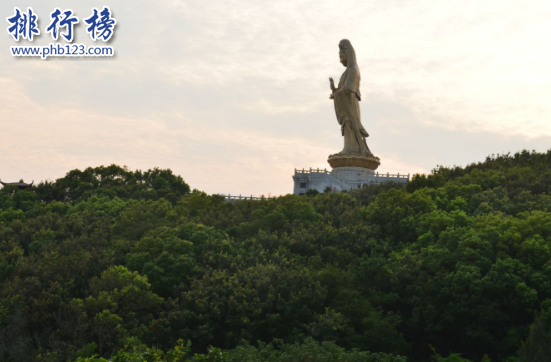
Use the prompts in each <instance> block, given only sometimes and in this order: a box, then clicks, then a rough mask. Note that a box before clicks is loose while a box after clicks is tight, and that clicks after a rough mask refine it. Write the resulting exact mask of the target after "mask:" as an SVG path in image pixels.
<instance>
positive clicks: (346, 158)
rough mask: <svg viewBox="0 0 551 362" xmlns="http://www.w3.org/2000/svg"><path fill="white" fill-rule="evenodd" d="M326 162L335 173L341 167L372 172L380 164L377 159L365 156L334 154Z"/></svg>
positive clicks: (359, 154)
mask: <svg viewBox="0 0 551 362" xmlns="http://www.w3.org/2000/svg"><path fill="white" fill-rule="evenodd" d="M327 162H329V164H330V165H331V167H332V168H333V169H334V170H335V171H336V170H337V169H338V168H341V167H358V168H363V169H367V170H371V171H372V172H373V171H375V170H376V169H377V167H379V165H380V164H381V160H380V159H379V157H376V156H367V155H363V154H361V153H335V154H334V155H330V156H329V158H328V159H327Z"/></svg>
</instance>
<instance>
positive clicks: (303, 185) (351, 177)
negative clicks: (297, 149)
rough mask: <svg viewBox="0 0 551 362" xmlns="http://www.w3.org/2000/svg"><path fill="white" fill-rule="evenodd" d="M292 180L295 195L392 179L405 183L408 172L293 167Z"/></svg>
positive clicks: (357, 186) (355, 187)
mask: <svg viewBox="0 0 551 362" xmlns="http://www.w3.org/2000/svg"><path fill="white" fill-rule="evenodd" d="M293 180H294V182H295V187H294V191H293V193H294V194H295V195H303V194H305V193H306V192H307V191H308V190H317V191H319V192H324V191H325V190H326V189H327V188H328V187H329V188H330V190H331V191H333V192H338V191H342V190H351V189H357V188H361V187H362V186H363V185H365V184H370V183H376V184H378V183H382V182H389V181H393V182H397V183H403V184H405V183H407V182H408V181H409V174H407V175H400V174H397V175H391V174H389V173H386V174H381V173H379V172H374V171H371V170H368V169H365V168H360V167H337V168H335V169H333V171H332V172H331V171H328V170H326V169H325V170H320V169H312V168H310V169H302V170H298V169H295V174H294V175H293Z"/></svg>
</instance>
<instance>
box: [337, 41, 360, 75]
mask: <svg viewBox="0 0 551 362" xmlns="http://www.w3.org/2000/svg"><path fill="white" fill-rule="evenodd" d="M339 58H340V60H341V63H342V65H344V66H345V67H347V68H351V67H357V66H358V65H357V64H356V52H355V51H354V48H353V47H352V43H350V40H348V39H343V40H341V41H340V42H339Z"/></svg>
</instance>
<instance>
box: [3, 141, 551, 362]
mask: <svg viewBox="0 0 551 362" xmlns="http://www.w3.org/2000/svg"><path fill="white" fill-rule="evenodd" d="M550 193H551V151H550V152H547V153H537V152H529V151H522V152H519V153H516V154H514V155H511V154H504V155H497V156H490V157H488V158H487V159H486V160H485V161H484V162H480V163H475V164H471V165H468V166H466V167H443V166H439V167H437V168H435V169H434V170H433V171H432V173H431V174H429V175H415V176H414V177H413V178H412V180H411V181H410V182H409V183H408V184H407V185H406V186H405V187H404V186H403V185H398V184H391V183H386V184H380V185H366V186H364V187H363V188H362V189H359V190H354V191H352V192H349V193H347V192H340V193H331V192H327V193H321V194H319V193H316V192H309V193H308V194H307V195H302V196H297V195H285V196H281V197H276V198H265V199H262V200H254V201H251V200H247V201H239V202H234V201H225V200H224V198H223V197H220V196H218V195H207V194H205V193H204V192H201V191H197V190H191V189H190V187H189V185H188V184H187V183H186V182H185V181H184V179H183V178H182V177H180V176H177V175H174V174H173V173H172V171H171V170H168V169H166V170H165V169H158V168H155V169H152V170H148V171H145V172H142V171H139V170H138V171H131V170H129V169H128V168H126V167H119V166H116V165H111V166H106V167H104V166H101V167H97V168H87V169H85V170H84V171H80V170H72V171H70V172H68V173H67V175H66V176H65V177H63V178H60V179H58V180H56V181H44V182H41V183H39V184H38V185H35V186H33V187H31V188H28V189H26V190H19V189H17V188H15V187H4V188H2V189H0V360H4V361H49V362H50V361H51V362H54V361H81V362H84V361H90V362H92V361H108V360H112V361H138V360H143V361H161V360H163V361H270V362H272V361H273V362H276V361H291V362H292V361H336V360H338V361H368V362H369V361H373V362H405V361H413V362H422V361H429V360H433V361H434V360H435V361H443V362H451V361H456V362H460V361H472V362H475V361H476V362H479V361H484V362H489V361H494V362H496V361H510V362H513V361H520V362H528V361H530V362H532V361H534V362H535V361H546V360H547V359H548V356H549V355H551V347H550V346H551V194H550ZM546 358H547V359H546Z"/></svg>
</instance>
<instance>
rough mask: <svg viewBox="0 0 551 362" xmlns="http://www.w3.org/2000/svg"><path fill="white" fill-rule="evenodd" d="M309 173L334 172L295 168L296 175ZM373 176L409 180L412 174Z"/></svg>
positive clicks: (379, 174) (381, 174)
mask: <svg viewBox="0 0 551 362" xmlns="http://www.w3.org/2000/svg"><path fill="white" fill-rule="evenodd" d="M309 173H323V174H328V175H330V174H331V173H332V172H331V171H329V170H327V169H326V168H324V169H323V170H322V169H320V168H311V167H310V168H309V169H307V168H303V169H299V168H295V175H296V174H309ZM373 177H377V178H379V177H380V178H405V179H408V180H409V177H410V174H409V173H408V174H407V175H404V174H402V175H400V173H397V174H391V173H389V172H387V173H379V172H377V173H375V174H374V175H373Z"/></svg>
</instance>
